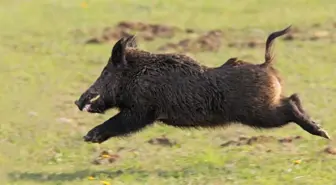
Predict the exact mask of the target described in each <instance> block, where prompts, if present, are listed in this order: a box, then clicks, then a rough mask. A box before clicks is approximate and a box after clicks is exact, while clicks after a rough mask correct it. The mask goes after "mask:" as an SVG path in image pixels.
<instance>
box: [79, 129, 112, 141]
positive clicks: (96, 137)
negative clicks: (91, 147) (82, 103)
mask: <svg viewBox="0 0 336 185" xmlns="http://www.w3.org/2000/svg"><path fill="white" fill-rule="evenodd" d="M109 138H110V135H109V134H108V133H107V132H104V131H103V130H101V129H100V128H93V129H92V130H90V131H89V132H88V133H87V134H86V135H85V136H84V137H83V139H84V141H85V142H91V143H99V144H100V143H102V142H104V141H106V140H107V139H109Z"/></svg>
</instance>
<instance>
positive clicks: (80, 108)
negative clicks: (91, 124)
mask: <svg viewBox="0 0 336 185" xmlns="http://www.w3.org/2000/svg"><path fill="white" fill-rule="evenodd" d="M75 105H77V107H78V108H79V110H82V109H83V106H82V105H81V103H80V102H79V101H78V100H76V101H75Z"/></svg>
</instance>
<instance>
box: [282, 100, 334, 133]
mask: <svg viewBox="0 0 336 185" xmlns="http://www.w3.org/2000/svg"><path fill="white" fill-rule="evenodd" d="M287 107H288V108H287V109H288V111H289V114H287V115H289V116H290V117H291V119H290V121H293V122H295V123H296V124H298V125H299V126H300V127H301V128H302V129H304V130H305V131H307V132H309V133H310V134H312V135H317V136H321V137H324V138H327V139H330V137H329V135H328V133H327V132H326V131H324V130H323V129H322V128H321V127H320V126H319V125H318V124H317V123H315V121H313V120H312V119H311V118H310V117H309V115H308V114H307V113H306V112H305V111H304V110H303V108H302V104H301V101H300V99H299V97H298V95H296V94H293V95H292V96H290V97H289V98H288V106H287Z"/></svg>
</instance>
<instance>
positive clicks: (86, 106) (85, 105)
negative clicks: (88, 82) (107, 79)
mask: <svg viewBox="0 0 336 185" xmlns="http://www.w3.org/2000/svg"><path fill="white" fill-rule="evenodd" d="M99 98H100V95H99V94H91V96H87V97H81V98H80V99H79V100H76V101H75V104H76V105H77V107H78V108H79V110H81V111H86V112H89V111H90V109H91V104H92V103H94V102H95V101H97V100H98V99H99Z"/></svg>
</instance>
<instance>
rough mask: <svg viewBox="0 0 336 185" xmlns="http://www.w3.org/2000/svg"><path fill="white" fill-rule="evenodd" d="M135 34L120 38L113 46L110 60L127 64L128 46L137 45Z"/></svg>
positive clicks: (118, 63)
mask: <svg viewBox="0 0 336 185" xmlns="http://www.w3.org/2000/svg"><path fill="white" fill-rule="evenodd" d="M136 46H137V45H136V41H135V36H134V35H131V36H128V37H123V38H121V39H120V40H118V41H117V42H116V43H115V45H114V46H113V48H112V53H111V60H110V62H112V63H114V64H117V65H120V64H121V65H127V60H126V47H136Z"/></svg>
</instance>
